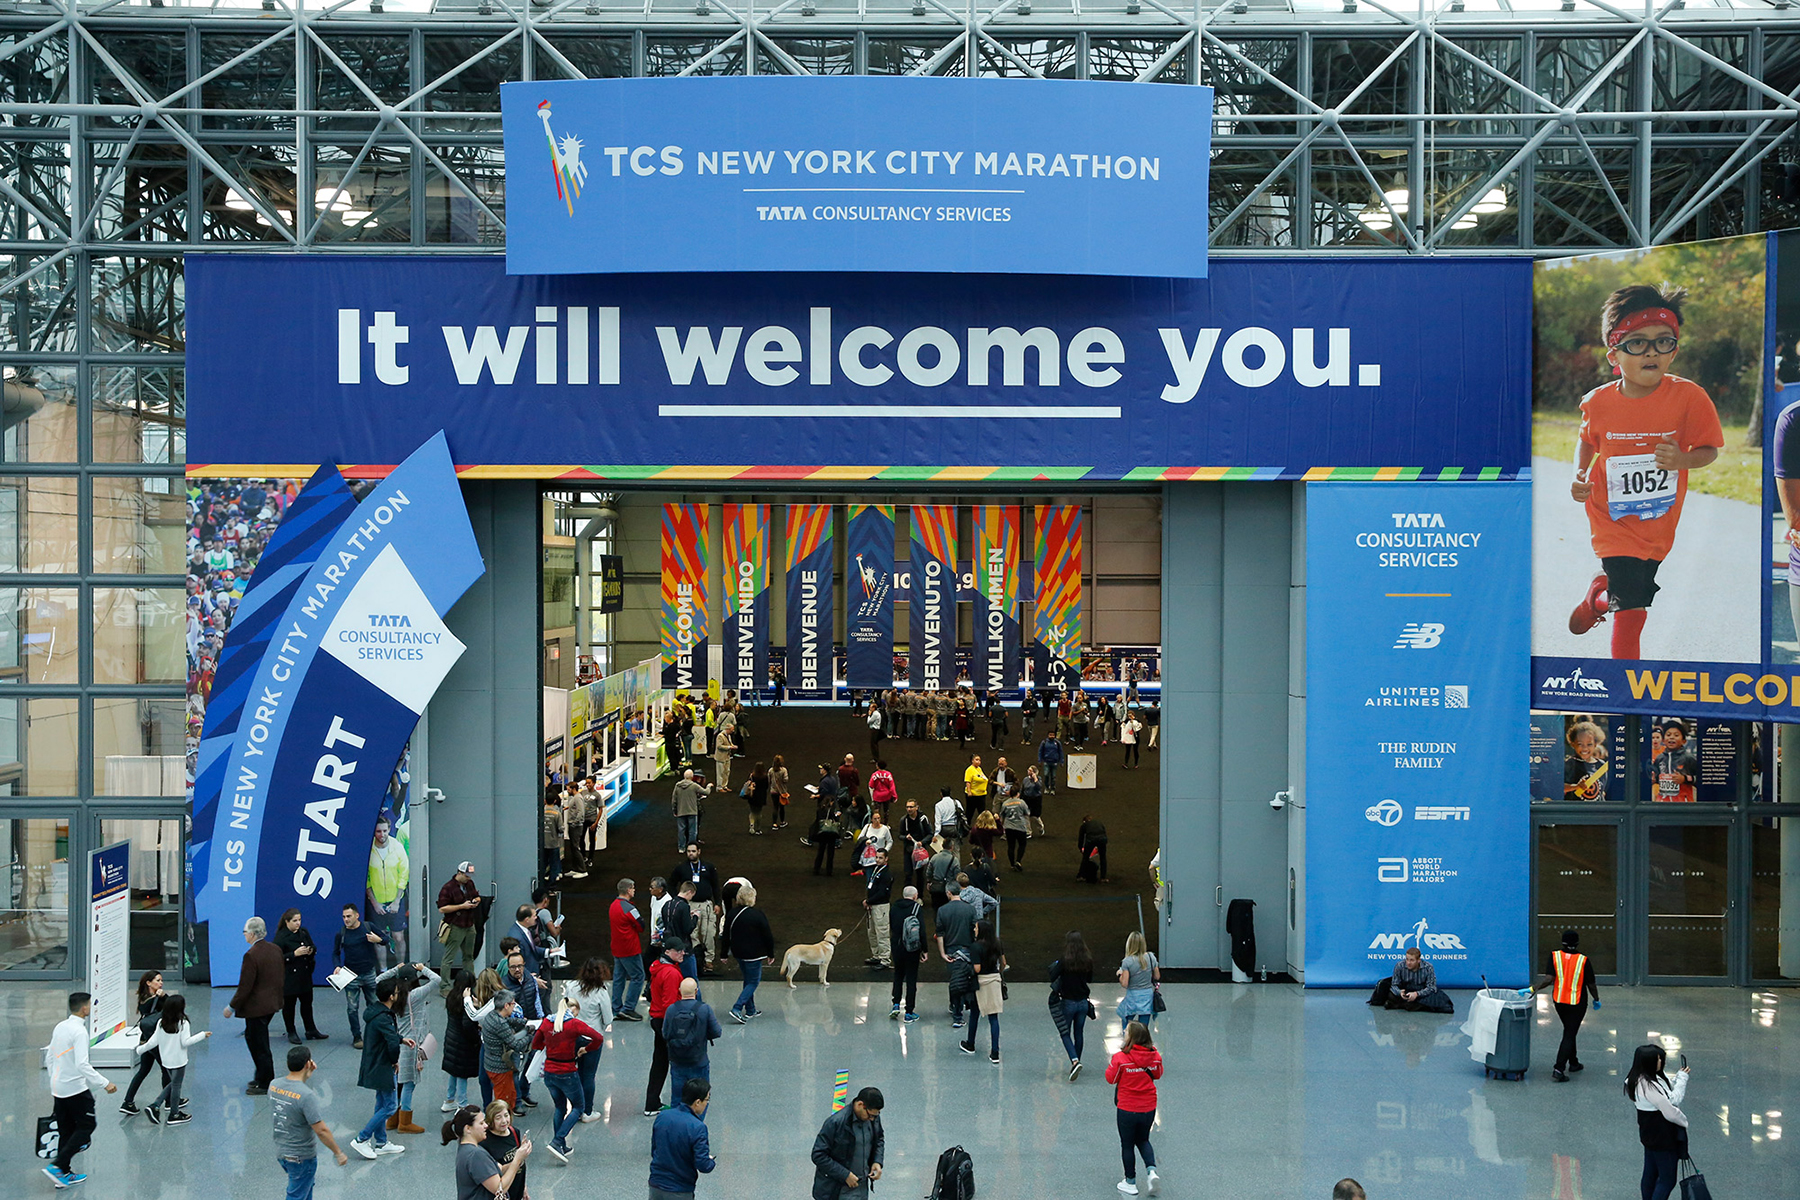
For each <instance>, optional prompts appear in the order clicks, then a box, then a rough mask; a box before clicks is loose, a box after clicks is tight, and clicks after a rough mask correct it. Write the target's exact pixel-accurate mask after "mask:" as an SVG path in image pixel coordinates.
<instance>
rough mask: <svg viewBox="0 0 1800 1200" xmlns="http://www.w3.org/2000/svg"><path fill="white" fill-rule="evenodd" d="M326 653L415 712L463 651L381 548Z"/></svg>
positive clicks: (391, 553)
mask: <svg viewBox="0 0 1800 1200" xmlns="http://www.w3.org/2000/svg"><path fill="white" fill-rule="evenodd" d="M324 649H325V652H326V653H327V654H330V655H331V656H332V657H333V658H335V659H337V660H338V661H339V662H341V663H343V664H344V665H345V666H347V667H349V668H350V669H351V670H352V671H355V672H356V673H357V674H358V675H360V676H362V677H363V678H364V679H366V680H368V681H369V682H370V683H372V684H374V685H375V686H376V687H378V688H380V689H381V690H382V691H384V692H386V693H387V694H388V695H390V696H392V697H393V698H394V699H395V700H398V701H399V702H400V703H401V704H404V705H405V706H406V707H407V708H409V709H411V710H412V711H414V712H416V713H423V712H424V711H425V705H426V704H427V703H428V702H429V701H430V700H431V696H432V693H434V692H436V691H437V687H438V684H439V683H441V682H443V679H444V676H445V675H447V674H449V673H450V668H451V667H453V666H455V665H456V660H457V659H459V658H461V657H462V654H463V650H464V649H465V647H464V646H463V644H462V642H460V641H458V640H457V638H456V635H455V634H453V633H451V632H450V630H449V629H448V628H446V627H445V625H444V622H443V620H442V619H441V618H440V617H439V616H438V615H437V612H436V610H435V609H433V608H432V606H431V601H430V600H428V599H426V597H425V593H424V592H423V591H421V590H420V588H419V584H418V582H417V581H416V580H415V579H413V576H412V572H411V571H409V570H407V569H406V563H405V562H404V561H403V560H402V559H401V557H400V552H399V551H397V550H395V549H394V547H393V546H391V545H389V546H386V547H383V549H382V551H381V553H380V554H378V555H376V556H375V561H374V562H373V563H371V564H370V565H369V569H368V570H367V571H365V572H364V573H363V577H362V579H361V580H359V581H358V582H357V584H356V587H355V588H354V589H352V590H351V592H350V594H349V595H348V596H347V597H345V598H344V604H343V607H342V608H340V609H338V613H337V617H336V618H335V619H333V621H332V622H331V627H330V628H329V629H327V630H326V631H325V643H324Z"/></svg>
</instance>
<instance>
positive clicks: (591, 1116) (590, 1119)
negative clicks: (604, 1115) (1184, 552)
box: [581, 1113, 601, 1125]
mask: <svg viewBox="0 0 1800 1200" xmlns="http://www.w3.org/2000/svg"><path fill="white" fill-rule="evenodd" d="M600 1117H601V1114H600V1113H582V1114H581V1123H582V1124H583V1125H592V1124H593V1123H594V1122H595V1121H598V1120H599V1119H600Z"/></svg>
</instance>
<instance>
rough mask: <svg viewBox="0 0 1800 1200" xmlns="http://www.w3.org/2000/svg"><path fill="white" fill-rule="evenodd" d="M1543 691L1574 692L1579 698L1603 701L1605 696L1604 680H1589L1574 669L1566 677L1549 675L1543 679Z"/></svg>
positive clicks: (1578, 668) (1579, 669)
mask: <svg viewBox="0 0 1800 1200" xmlns="http://www.w3.org/2000/svg"><path fill="white" fill-rule="evenodd" d="M1543 690H1544V691H1546V692H1574V693H1576V694H1578V695H1581V696H1594V697H1597V698H1600V699H1605V698H1606V695H1607V691H1606V681H1605V680H1604V679H1590V678H1589V677H1587V676H1586V675H1583V674H1582V673H1581V668H1580V667H1576V668H1575V669H1574V670H1573V671H1570V672H1569V673H1568V674H1567V675H1550V676H1546V677H1545V679H1544V684H1543Z"/></svg>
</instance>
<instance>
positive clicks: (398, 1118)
mask: <svg viewBox="0 0 1800 1200" xmlns="http://www.w3.org/2000/svg"><path fill="white" fill-rule="evenodd" d="M387 1127H388V1128H389V1129H391V1130H393V1131H394V1132H395V1133H424V1132H425V1127H424V1126H423V1125H414V1124H413V1119H412V1109H410V1108H403V1109H401V1110H400V1111H398V1112H396V1113H395V1114H394V1115H393V1116H391V1117H389V1118H388V1123H387Z"/></svg>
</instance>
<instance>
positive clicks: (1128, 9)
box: [1125, 0, 1144, 17]
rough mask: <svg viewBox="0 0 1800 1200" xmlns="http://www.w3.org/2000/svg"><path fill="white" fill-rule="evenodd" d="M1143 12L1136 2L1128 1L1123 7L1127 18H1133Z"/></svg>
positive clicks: (1134, 0)
mask: <svg viewBox="0 0 1800 1200" xmlns="http://www.w3.org/2000/svg"><path fill="white" fill-rule="evenodd" d="M1143 11H1144V8H1143V6H1142V5H1141V4H1139V3H1138V0H1129V2H1128V3H1127V4H1126V5H1125V15H1126V16H1128V17H1135V16H1137V15H1138V14H1139V13H1141V12H1143Z"/></svg>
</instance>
